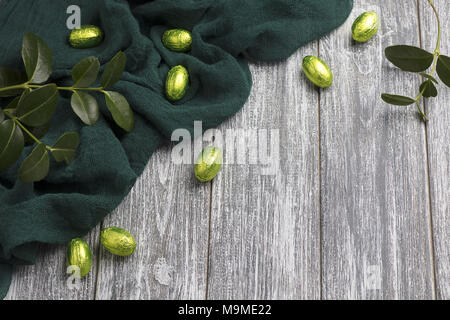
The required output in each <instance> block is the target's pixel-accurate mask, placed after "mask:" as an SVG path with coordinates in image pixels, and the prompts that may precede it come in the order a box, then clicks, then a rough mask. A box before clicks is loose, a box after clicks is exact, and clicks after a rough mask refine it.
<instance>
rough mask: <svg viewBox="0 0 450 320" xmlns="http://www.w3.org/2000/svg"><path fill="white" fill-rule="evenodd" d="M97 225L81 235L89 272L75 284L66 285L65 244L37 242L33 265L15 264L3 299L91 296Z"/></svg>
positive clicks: (94, 276)
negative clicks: (88, 250)
mask: <svg viewBox="0 0 450 320" xmlns="http://www.w3.org/2000/svg"><path fill="white" fill-rule="evenodd" d="M99 230H100V226H98V227H97V228H95V229H94V230H92V231H91V232H90V233H89V235H88V236H86V237H85V238H84V239H85V240H86V241H87V242H88V243H89V245H90V246H91V250H92V253H93V259H94V261H93V262H94V263H93V266H92V269H91V272H90V273H89V274H88V275H87V276H86V277H85V278H83V279H81V280H80V282H79V284H80V286H79V287H74V288H70V287H69V286H68V284H67V281H68V279H69V276H70V275H69V274H67V273H66V271H67V265H66V250H67V245H44V244H42V245H40V246H39V248H38V253H37V261H36V264H35V265H33V266H17V267H16V268H15V269H14V274H13V280H12V283H11V287H10V289H9V292H8V295H7V296H6V298H5V299H7V300H41V299H44V300H90V299H93V298H94V294H95V284H96V278H97V262H98V254H97V253H98V249H99V244H98V239H99Z"/></svg>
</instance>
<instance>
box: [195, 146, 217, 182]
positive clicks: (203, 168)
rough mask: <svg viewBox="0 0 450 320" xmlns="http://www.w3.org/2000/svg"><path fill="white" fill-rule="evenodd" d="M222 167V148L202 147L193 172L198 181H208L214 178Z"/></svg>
mask: <svg viewBox="0 0 450 320" xmlns="http://www.w3.org/2000/svg"><path fill="white" fill-rule="evenodd" d="M221 168H222V150H220V148H217V147H207V148H205V149H203V151H202V152H201V153H200V155H199V156H198V158H197V161H196V162H195V166H194V174H195V177H196V178H197V180H198V181H200V182H208V181H211V180H212V179H214V177H215V176H217V174H218V173H219V171H220V169H221Z"/></svg>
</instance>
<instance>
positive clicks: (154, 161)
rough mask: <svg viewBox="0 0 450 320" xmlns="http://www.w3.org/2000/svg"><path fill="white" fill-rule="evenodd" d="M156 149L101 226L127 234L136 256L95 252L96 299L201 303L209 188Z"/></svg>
mask: <svg viewBox="0 0 450 320" xmlns="http://www.w3.org/2000/svg"><path fill="white" fill-rule="evenodd" d="M170 150H171V149H170V148H168V147H165V148H162V149H161V150H159V151H157V152H156V153H155V154H154V155H153V157H152V158H151V160H150V163H149V165H148V166H147V168H146V170H145V172H144V174H143V175H142V176H141V177H140V178H139V180H138V182H137V183H136V185H135V186H134V188H133V189H132V191H131V193H130V195H129V196H128V197H127V198H126V199H125V200H124V202H123V203H122V204H121V205H120V207H119V208H118V209H117V210H116V211H115V212H113V213H112V214H111V215H110V216H108V217H107V218H106V219H105V221H104V222H103V226H104V227H109V226H118V227H121V228H125V229H127V230H128V231H130V232H131V233H132V234H133V235H134V237H135V239H136V241H137V243H138V247H137V250H136V252H135V253H134V254H133V255H132V256H130V257H126V258H122V257H117V256H113V255H111V254H110V253H109V252H107V251H106V250H105V249H104V248H103V247H102V248H101V249H100V257H101V262H100V266H99V275H98V283H97V295H96V298H97V299H204V298H205V296H206V261H207V246H208V228H209V205H210V203H209V202H210V191H211V190H210V185H208V184H206V185H200V184H199V183H196V182H195V179H194V178H193V173H192V166H191V165H176V164H173V163H172V162H171V154H170Z"/></svg>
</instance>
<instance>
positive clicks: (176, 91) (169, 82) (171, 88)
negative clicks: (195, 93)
mask: <svg viewBox="0 0 450 320" xmlns="http://www.w3.org/2000/svg"><path fill="white" fill-rule="evenodd" d="M188 86H189V73H188V71H187V69H186V68H185V67H183V66H175V67H173V68H172V69H170V71H169V73H168V74H167V78H166V96H167V99H168V100H170V101H172V102H175V101H178V100H180V99H182V98H183V97H184V95H185V94H186V91H187V88H188Z"/></svg>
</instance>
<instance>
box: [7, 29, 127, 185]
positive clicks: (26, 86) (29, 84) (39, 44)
mask: <svg viewBox="0 0 450 320" xmlns="http://www.w3.org/2000/svg"><path fill="white" fill-rule="evenodd" d="M22 60H23V62H24V65H25V71H26V75H24V74H22V73H21V72H20V71H17V70H14V69H11V68H6V67H0V79H1V80H2V83H1V87H0V97H11V98H13V99H12V100H11V101H10V103H9V104H8V106H7V107H6V108H5V109H2V108H0V171H1V170H5V169H7V168H9V167H10V166H11V165H12V164H14V163H15V162H16V161H17V160H18V159H19V158H20V155H21V153H22V151H23V149H24V147H25V142H31V143H35V144H36V146H35V147H34V149H33V151H32V152H31V153H30V155H29V156H28V157H27V158H26V159H25V160H24V161H23V163H22V165H21V166H20V168H19V174H18V177H19V179H20V180H22V181H23V182H35V181H39V180H42V179H44V178H45V177H46V176H47V174H48V171H49V166H50V154H51V155H52V156H53V158H54V159H55V160H56V161H58V162H61V161H65V162H66V163H67V164H70V163H71V162H72V160H73V159H74V158H75V152H76V149H77V147H78V144H79V136H78V133H76V132H66V133H64V134H63V135H61V136H60V137H59V139H58V140H57V141H56V142H55V144H54V145H53V146H49V145H46V144H45V143H43V142H42V141H41V140H40V138H42V137H43V136H44V135H45V133H46V132H47V130H48V128H49V126H50V120H51V118H52V116H53V114H54V112H55V110H56V108H57V106H58V99H59V91H70V92H72V98H71V101H70V102H71V107H72V110H73V111H74V113H75V114H76V115H77V116H78V117H79V118H80V120H81V121H82V122H83V123H84V124H86V125H94V124H95V123H96V122H97V120H98V118H99V113H100V111H99V106H98V102H97V100H96V99H95V97H93V96H91V95H90V94H89V93H87V92H99V93H102V94H103V95H104V97H105V103H106V106H107V107H108V110H109V111H110V112H111V114H112V117H113V119H114V121H115V122H116V124H117V125H118V126H120V127H121V128H123V129H124V130H125V131H131V130H132V129H133V127H134V115H133V111H132V110H131V108H130V106H129V104H128V102H127V100H126V99H125V97H124V96H122V95H121V94H120V93H117V92H114V91H106V90H105V89H106V88H110V87H112V86H113V85H114V84H115V83H116V82H117V81H119V80H120V78H121V76H122V73H123V72H124V70H125V64H126V56H125V54H124V53H123V52H120V51H119V52H118V53H117V54H116V55H115V56H114V57H113V58H112V59H111V60H110V61H109V62H108V63H107V64H106V67H105V69H104V72H103V74H102V76H101V79H100V84H101V86H100V87H93V88H91V85H92V84H93V83H94V82H95V81H96V80H97V78H98V74H99V72H100V62H99V60H98V59H97V58H95V57H87V58H85V59H83V60H81V61H80V62H78V63H77V64H76V65H75V66H74V67H73V68H72V79H73V85H72V86H68V87H63V86H57V85H56V84H54V83H49V84H48V83H47V84H46V82H47V80H48V79H49V78H50V75H51V71H52V66H51V60H52V56H51V51H50V49H49V48H48V46H47V45H46V44H45V42H44V41H43V40H42V39H41V38H39V37H37V36H35V35H34V34H31V33H28V34H26V35H25V36H24V39H23V45H22ZM86 91H87V92H86ZM5 116H6V117H8V118H9V120H8V119H5ZM24 135H26V136H25V137H27V139H28V137H29V139H28V140H29V141H25V139H24Z"/></svg>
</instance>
